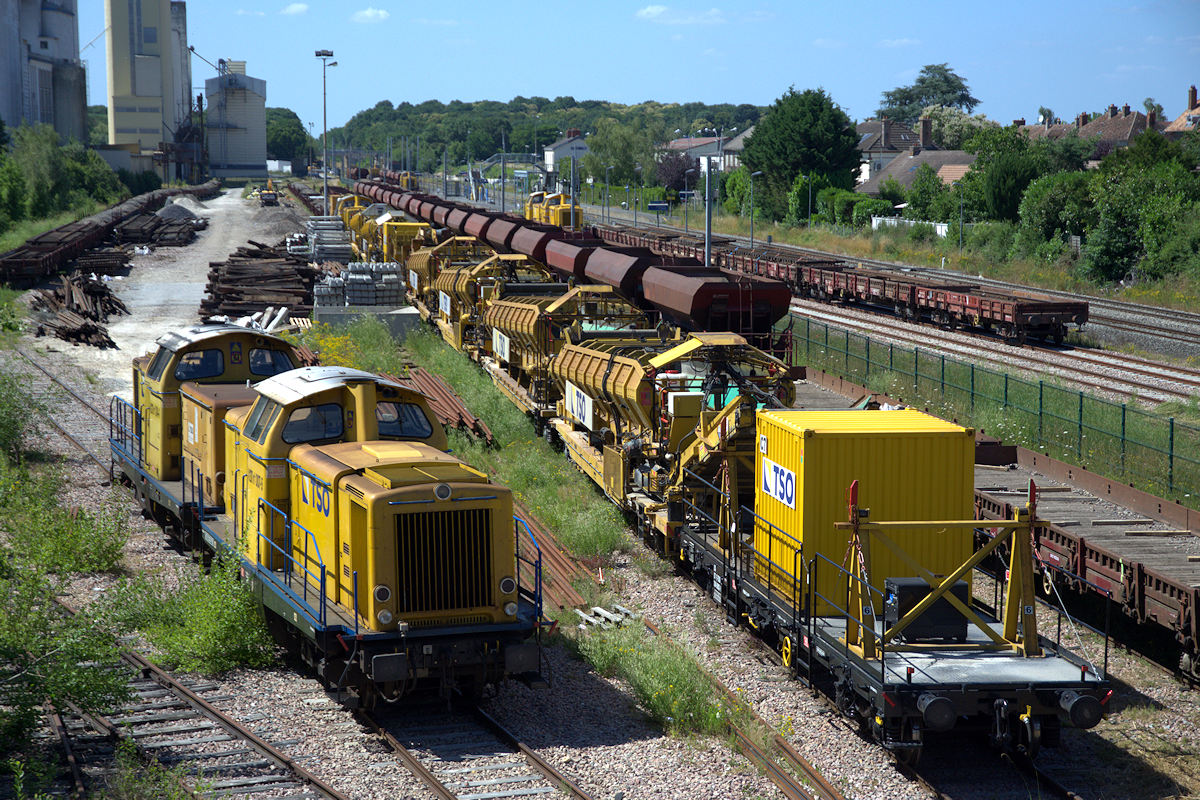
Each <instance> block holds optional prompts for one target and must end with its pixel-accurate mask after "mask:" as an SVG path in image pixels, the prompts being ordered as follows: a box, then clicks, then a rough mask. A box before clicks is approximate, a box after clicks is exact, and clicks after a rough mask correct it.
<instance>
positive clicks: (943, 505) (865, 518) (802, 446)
mask: <svg viewBox="0 0 1200 800" xmlns="http://www.w3.org/2000/svg"><path fill="white" fill-rule="evenodd" d="M356 191H358V192H359V193H360V194H361V193H363V192H364V191H367V192H372V193H373V194H374V197H373V198H369V199H376V200H378V201H379V202H381V203H386V204H387V205H389V206H391V207H394V208H397V209H399V210H402V211H404V212H405V213H407V214H408V215H410V216H414V217H416V218H417V219H418V220H420V221H423V222H426V223H428V224H430V225H431V226H437V225H440V224H443V223H444V224H445V225H447V226H449V227H450V228H451V229H452V230H451V231H447V232H446V233H444V234H438V233H435V234H433V239H434V243H432V244H428V245H426V246H424V247H417V248H416V249H415V250H414V251H413V253H412V254H411V256H410V263H412V264H414V266H420V267H421V269H420V270H416V269H413V270H410V298H411V299H412V301H413V302H414V304H416V305H417V306H418V307H419V308H420V309H421V314H422V316H423V317H425V318H427V319H428V320H430V321H431V322H433V323H434V324H435V325H436V326H437V328H438V329H439V330H440V332H441V334H442V336H443V338H444V339H445V340H446V341H447V342H448V343H450V344H451V345H452V346H454V347H455V348H457V349H459V350H461V351H463V352H464V353H466V354H467V355H468V356H470V357H471V358H473V359H475V360H476V361H477V362H479V364H480V365H481V367H482V368H483V369H484V370H485V372H486V373H487V374H488V375H489V376H491V377H492V379H493V381H494V382H495V384H496V386H497V387H498V388H499V389H500V390H501V391H502V392H503V393H505V394H506V395H507V396H508V397H509V398H510V399H512V400H513V401H514V402H515V403H516V404H517V405H518V406H519V407H520V408H521V409H522V410H523V411H525V412H526V413H527V414H528V416H529V417H530V418H531V419H532V420H533V422H534V424H535V426H536V428H537V430H538V432H539V433H540V434H541V435H543V436H544V437H545V438H546V439H547V441H548V442H550V443H551V444H552V445H553V446H556V447H559V448H561V449H563V450H564V451H565V453H566V456H567V458H568V459H569V460H570V461H571V462H572V463H573V464H574V465H575V466H576V467H578V468H579V469H580V470H581V471H582V472H583V473H584V474H586V475H587V476H588V477H590V478H591V479H592V480H593V481H594V482H595V483H596V484H597V486H598V487H599V488H600V489H601V490H602V491H603V492H604V493H605V494H606V495H607V496H608V497H609V498H610V499H611V500H612V501H613V502H614V503H616V504H617V505H618V506H619V507H620V508H621V509H622V510H623V511H624V512H625V514H626V516H627V518H628V519H629V520H630V522H631V523H632V524H633V526H634V528H635V530H636V531H638V532H639V533H640V534H641V535H642V537H643V539H644V540H645V542H646V544H647V545H648V546H650V547H651V548H652V549H654V550H655V551H657V552H658V553H660V554H662V555H663V556H664V557H666V558H669V559H671V561H672V562H673V563H674V564H675V565H676V567H677V568H680V569H682V570H684V571H686V572H688V573H689V574H691V575H692V576H693V577H694V578H695V580H696V581H697V582H698V583H699V584H700V585H701V586H702V587H703V588H704V589H705V590H706V591H707V592H708V593H709V594H710V596H711V597H712V599H713V600H714V601H715V602H716V603H717V604H718V605H719V606H721V607H722V608H723V609H724V610H725V612H726V615H727V616H728V618H729V619H731V620H734V621H737V622H738V623H740V624H745V625H748V626H749V627H751V628H753V629H755V630H756V631H758V632H759V633H760V635H762V636H763V638H764V639H766V640H767V641H768V642H770V643H772V644H773V645H774V646H776V647H778V648H779V650H780V651H781V653H782V654H783V657H784V663H785V664H786V666H787V667H788V669H789V670H791V671H792V672H794V673H795V674H797V675H799V676H801V677H803V678H804V679H805V680H808V681H810V682H812V683H813V684H814V685H819V686H821V687H822V688H824V689H825V690H826V691H827V692H829V693H830V694H831V695H832V696H833V697H834V698H835V701H836V703H837V705H838V708H839V709H840V710H841V711H842V713H844V714H846V715H847V716H849V717H851V718H853V719H856V720H858V721H859V723H860V724H861V726H862V728H863V731H864V732H865V733H867V734H868V735H870V736H871V737H873V738H874V739H875V740H877V741H879V742H880V743H882V744H883V745H884V746H885V747H886V748H887V749H889V750H892V751H894V752H896V753H897V754H899V755H900V756H901V757H902V758H907V759H910V760H915V758H916V757H917V756H919V754H920V752H921V748H922V746H923V743H924V739H925V731H931V732H932V731H936V732H944V731H949V730H956V731H962V730H967V729H979V730H982V731H985V732H988V734H989V735H990V737H991V739H992V741H993V742H994V743H995V744H997V745H999V746H1016V747H1019V748H1021V749H1023V750H1025V751H1027V752H1033V751H1036V749H1037V748H1038V747H1039V746H1040V745H1041V744H1042V743H1043V741H1045V742H1047V743H1054V742H1055V740H1056V738H1057V731H1058V730H1059V727H1060V726H1061V725H1062V724H1064V723H1065V724H1068V725H1074V726H1076V727H1080V728H1089V727H1092V726H1094V725H1095V724H1097V723H1098V722H1099V720H1100V718H1101V717H1102V715H1103V713H1104V704H1105V703H1106V702H1107V700H1108V697H1109V696H1110V695H1111V692H1110V691H1109V689H1108V686H1107V679H1106V677H1105V675H1104V666H1105V665H1104V664H1096V663H1091V662H1089V661H1086V660H1084V659H1081V658H1080V657H1078V656H1076V655H1074V654H1073V653H1071V652H1070V651H1069V650H1067V649H1066V648H1063V647H1061V646H1060V643H1059V642H1057V641H1054V640H1052V639H1050V638H1047V637H1043V636H1040V635H1039V634H1038V632H1037V626H1036V618H1035V616H1034V611H1033V609H1034V579H1033V572H1032V555H1031V552H1030V549H1029V542H1030V532H1031V526H1032V524H1033V520H1035V519H1036V490H1035V489H1034V487H1032V486H1031V487H1030V488H1029V492H1028V496H1027V502H1026V503H1025V505H1024V506H1022V507H1021V508H1020V509H1017V510H1016V511H1015V512H1014V514H1013V516H1012V517H1011V518H1010V519H1007V520H1004V521H999V522H997V523H995V527H996V528H998V529H1000V530H1001V531H1002V532H1003V535H1000V536H997V538H996V540H995V542H994V543H993V544H991V545H990V546H988V547H985V548H983V549H981V550H980V551H978V552H974V548H973V541H972V536H971V531H972V530H973V529H974V528H975V526H976V525H977V522H976V520H975V518H974V515H973V513H972V512H973V505H972V498H973V492H972V488H971V476H972V473H971V468H972V464H973V454H974V445H973V432H972V431H970V430H969V429H964V428H961V427H959V426H955V425H950V424H948V423H943V422H941V421H939V420H935V419H933V418H930V417H927V416H925V415H923V414H919V413H917V412H912V411H895V412H879V411H857V412H832V413H831V412H805V411H790V410H787V409H788V408H789V407H790V406H791V404H792V402H793V399H794V395H793V383H792V379H793V373H792V371H791V370H790V369H789V367H788V365H787V364H785V363H783V362H782V361H780V360H779V359H777V358H775V357H773V356H772V355H771V354H770V353H769V352H767V351H765V350H763V349H761V348H760V347H756V346H755V340H757V341H758V342H760V343H762V344H765V345H767V346H768V347H769V346H770V345H771V344H772V341H771V338H770V337H769V336H761V335H756V334H758V332H759V331H761V330H763V328H760V327H759V325H760V324H761V325H763V326H764V327H765V330H766V331H769V330H770V327H771V326H773V325H774V324H775V322H777V321H778V320H779V319H780V318H781V317H782V316H783V314H784V313H786V309H787V303H788V302H789V299H790V295H789V293H788V291H787V287H786V286H783V285H782V284H781V283H780V282H778V281H774V280H771V279H767V278H758V279H757V280H753V281H745V278H744V276H740V275H736V276H731V275H729V274H727V273H722V272H719V271H714V270H711V269H703V268H700V267H699V265H698V264H691V265H680V264H678V263H677V262H673V261H669V260H668V259H669V258H672V257H667V256H662V255H660V254H655V253H654V252H652V251H651V250H649V249H642V250H638V249H631V248H621V247H602V246H599V245H597V244H596V243H594V242H590V241H588V240H583V239H579V238H578V237H576V236H575V235H574V234H571V233H570V232H566V231H561V230H554V229H551V230H541V229H540V228H538V227H536V226H527V225H524V224H523V221H521V220H519V219H516V218H509V217H505V216H503V215H495V214H484V213H481V212H477V211H470V210H469V209H466V208H463V207H460V206H456V205H451V204H446V203H444V202H443V201H440V200H438V199H437V198H432V197H428V196H424V195H416V194H412V193H400V194H398V193H397V192H395V191H391V190H388V189H386V188H383V187H381V186H380V185H378V184H372V185H364V183H363V182H360V183H359V184H358V185H356ZM355 202H358V201H355ZM364 202H365V201H364ZM439 220H441V221H442V222H441V223H439ZM467 237H469V238H473V239H474V240H475V242H474V243H471V242H469V241H464V239H466V238H467ZM451 241H453V242H455V244H454V245H453V247H454V248H457V250H458V252H459V253H460V258H462V256H461V254H462V253H463V252H465V251H466V250H467V249H468V248H469V247H471V246H479V245H481V244H482V243H483V242H487V243H488V244H490V245H491V250H490V252H489V251H487V250H484V251H482V252H477V253H476V256H477V257H476V258H475V259H474V260H473V261H472V260H471V259H470V258H469V257H468V258H466V259H465V260H466V261H467V262H468V263H462V261H459V262H458V263H455V262H454V261H453V260H452V259H439V258H438V256H437V255H436V254H437V253H438V251H439V248H445V247H446V243H447V242H451ZM552 259H553V261H552ZM681 266H682V267H683V268H682V269H679V267H681ZM660 274H661V276H662V277H661V280H660V278H659V275H660ZM738 281H745V283H744V284H743V285H745V286H747V287H748V292H747V294H745V295H739V294H738V292H737V290H736V287H737V286H738ZM776 293H779V294H778V295H777V294H776ZM776 296H780V297H781V299H782V302H781V303H780V304H779V310H778V313H776V311H774V310H773V308H774V306H773V304H772V302H771V298H773V297H776ZM730 308H740V309H742V310H741V311H739V313H736V314H730V313H728V311H729V309H730ZM758 312H761V320H762V322H761V323H760V322H758V321H757V319H756V313H758ZM734 322H737V323H738V326H737V328H738V330H737V332H735V331H729V332H713V328H714V327H715V328H716V329H717V330H720V328H721V327H724V326H726V325H728V327H734V325H733V324H732V323H734ZM743 334H745V335H743ZM913 453H917V454H919V455H920V462H921V463H922V465H923V469H922V470H913V469H911V468H906V467H905V466H904V465H905V464H906V463H907V462H908V461H910V460H911V459H912V457H913V455H912V454H913ZM926 464H929V465H930V467H929V468H928V469H925V468H924V465H926ZM860 493H861V494H860ZM860 496H861V497H862V500H861V501H860V500H859V499H858V498H859V497H860ZM933 520H936V522H933ZM1000 544H1005V545H1006V546H1007V547H1008V548H1009V553H1010V557H1009V563H1008V567H1009V570H1010V575H1011V579H1010V582H1009V583H1008V585H1007V590H1006V595H1005V598H1004V600H1003V602H1002V603H1000V604H998V607H997V608H995V609H993V612H992V613H988V612H987V611H986V610H985V609H983V608H982V607H980V606H979V605H977V604H975V603H974V602H973V601H972V600H970V591H969V589H970V583H971V579H972V574H973V572H972V569H973V567H974V566H975V564H976V563H977V562H978V561H979V560H980V559H982V558H983V557H986V556H987V555H988V554H989V553H991V552H993V551H994V550H995V549H996V548H997V547H998V546H999V545H1000Z"/></svg>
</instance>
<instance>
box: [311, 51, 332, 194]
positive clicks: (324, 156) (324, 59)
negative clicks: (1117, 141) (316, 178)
mask: <svg viewBox="0 0 1200 800" xmlns="http://www.w3.org/2000/svg"><path fill="white" fill-rule="evenodd" d="M315 55H316V57H317V58H319V59H321V181H322V184H323V190H322V195H323V196H324V198H325V204H324V205H323V206H322V208H324V210H325V216H329V115H328V111H327V108H326V102H325V99H326V93H325V70H326V68H328V67H336V66H337V62H336V61H333V62H330V61H329V59H331V58H333V51H332V50H318V51H317V52H316V53H315Z"/></svg>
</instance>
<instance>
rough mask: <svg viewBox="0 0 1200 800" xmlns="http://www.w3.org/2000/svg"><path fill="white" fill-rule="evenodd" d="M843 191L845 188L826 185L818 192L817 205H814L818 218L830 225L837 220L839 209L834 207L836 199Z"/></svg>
mask: <svg viewBox="0 0 1200 800" xmlns="http://www.w3.org/2000/svg"><path fill="white" fill-rule="evenodd" d="M843 191H844V190H843V189H839V188H837V187H836V186H826V187H825V188H824V189H821V190H820V191H819V192H817V199H816V205H815V206H814V207H813V208H814V215H815V216H816V218H817V219H819V220H820V221H821V222H824V223H826V224H828V225H832V224H834V223H835V222H837V211H836V209H835V208H834V201H835V200H836V199H837V197H838V195H839V194H841V193H842V192H843Z"/></svg>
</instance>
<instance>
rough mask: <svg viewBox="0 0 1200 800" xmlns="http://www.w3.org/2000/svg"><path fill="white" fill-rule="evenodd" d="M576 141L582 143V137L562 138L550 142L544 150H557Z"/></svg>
mask: <svg viewBox="0 0 1200 800" xmlns="http://www.w3.org/2000/svg"><path fill="white" fill-rule="evenodd" d="M577 140H578V141H581V142H582V141H584V139H583V137H582V136H564V137H563V138H561V139H559V140H558V141H557V142H551V143H550V144H548V145H546V149H547V150H557V149H558V148H560V147H562V146H563V145H565V144H568V143H569V142H574V141H577Z"/></svg>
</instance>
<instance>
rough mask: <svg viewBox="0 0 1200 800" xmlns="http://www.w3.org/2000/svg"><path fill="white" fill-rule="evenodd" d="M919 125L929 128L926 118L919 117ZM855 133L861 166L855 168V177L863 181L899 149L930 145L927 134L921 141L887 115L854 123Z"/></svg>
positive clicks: (902, 151) (897, 153) (908, 149)
mask: <svg viewBox="0 0 1200 800" xmlns="http://www.w3.org/2000/svg"><path fill="white" fill-rule="evenodd" d="M921 124H922V126H924V127H926V128H929V120H928V119H924V118H922V120H921ZM855 131H856V133H857V134H858V153H859V157H860V160H861V161H862V166H861V167H860V168H859V181H860V182H863V181H867V180H869V179H870V178H871V176H873V175H876V174H877V173H879V171H880V170H882V169H883V168H884V167H886V166H887V165H888V163H889V162H891V160H892V159H893V158H895V157H896V156H898V155H900V154H901V153H904V152H908V151H910V150H912V148H913V147H916V146H918V145H919V146H920V147H921V148H922V149H927V148H931V147H932V146H933V140H932V137H931V136H927V137H926V141H924V142H922V141H921V137H920V136H919V135H918V134H917V132H916V131H914V130H913V129H912V128H910V127H908V126H907V125H905V124H904V123H903V122H896V121H894V120H890V119H888V118H887V117H883V118H881V119H869V120H867V121H866V122H860V123H858V125H857V127H856V128H855Z"/></svg>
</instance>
